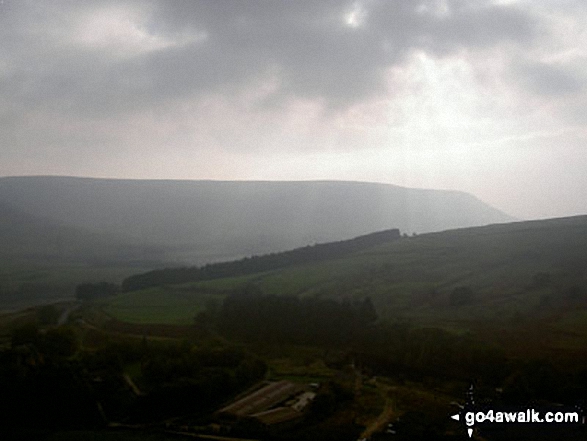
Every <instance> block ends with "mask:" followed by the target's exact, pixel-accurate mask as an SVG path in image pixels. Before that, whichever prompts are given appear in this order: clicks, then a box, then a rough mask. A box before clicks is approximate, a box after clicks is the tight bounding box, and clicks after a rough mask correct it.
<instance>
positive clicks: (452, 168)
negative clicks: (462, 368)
mask: <svg viewBox="0 0 587 441" xmlns="http://www.w3.org/2000/svg"><path fill="white" fill-rule="evenodd" d="M586 141H587V2H585V1H584V0H556V1H555V0H552V1H549V0H531V1H530V0H519V1H516V0H501V1H497V0H493V1H490V0H423V1H419V0H414V1H408V0H395V1H394V0H387V1H384V0H363V1H361V0H357V1H338V0H336V1H330V0H320V1H315V0H295V1H268V0H267V1H255V0H209V1H195V0H193V1H192V0H183V1H182V0H173V1H172V0H166V1H164V0H160V1H156V0H153V1H149V0H144V1H133V0H116V1H106V0H104V1H100V0H92V1H83V0H75V1H74V0H46V1H42V2H39V1H37V0H0V176H16V175H68V176H90V177H105V178H133V179H215V180H324V179H327V180H331V179H333V180H353V181H368V182H382V183H390V184H395V185H401V186H405V187H415V188H432V189H449V190H460V191H466V192H470V193H472V194H474V195H475V196H477V197H478V198H480V199H481V200H483V201H484V202H486V203H488V204H490V205H492V206H494V207H496V208H498V209H501V210H503V211H504V212H506V213H508V214H510V215H512V216H515V217H518V218H520V219H534V218H545V217H557V216H569V215H575V214H587V142H586Z"/></svg>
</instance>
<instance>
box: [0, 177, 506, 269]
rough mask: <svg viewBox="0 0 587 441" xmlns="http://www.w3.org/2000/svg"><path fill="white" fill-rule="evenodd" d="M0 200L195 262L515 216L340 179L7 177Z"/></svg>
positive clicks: (446, 196) (431, 194)
mask: <svg viewBox="0 0 587 441" xmlns="http://www.w3.org/2000/svg"><path fill="white" fill-rule="evenodd" d="M0 203H5V204H10V205H11V206H12V207H14V208H15V209H18V210H20V211H22V212H24V213H27V214H30V215H33V216H37V217H42V218H45V219H47V220H48V221H51V222H54V223H56V224H59V225H62V226H68V227H74V228H78V229H83V230H84V231H88V232H93V233H99V234H102V235H108V236H111V237H117V238H120V239H121V240H122V241H124V242H125V243H129V244H137V245H140V246H144V245H155V246H157V247H158V248H165V249H166V250H167V254H166V259H167V260H168V261H175V262H177V264H196V265H200V264H203V263H207V262H213V261H223V260H224V261H226V260H232V259H236V258H240V257H243V256H250V255H254V254H263V253H269V252H276V251H283V250H287V249H293V248H297V247H301V246H305V245H308V244H312V243H322V242H333V241H338V240H343V239H347V238H349V237H356V236H360V235H364V234H369V233H371V232H373V231H381V230H386V229H389V228H399V229H400V230H401V231H402V232H408V233H411V232H418V233H425V232H431V231H441V230H447V229H453V228H462V227H468V226H478V225H487V224H492V223H501V222H509V221H512V220H514V219H513V218H511V217H510V216H508V215H506V214H504V213H502V212H500V211H499V210H496V209H494V208H492V207H490V206H488V205H487V204H484V203H483V202H481V201H480V200H478V199H477V198H475V197H474V196H472V195H470V194H467V193H463V192H457V191H441V190H420V189H409V188H403V187H398V186H394V185H390V184H376V183H365V182H345V181H300V182H272V181H240V182H238V181H179V180H176V181H174V180H121V179H93V178H73V177H58V176H30V177H5V178H0Z"/></svg>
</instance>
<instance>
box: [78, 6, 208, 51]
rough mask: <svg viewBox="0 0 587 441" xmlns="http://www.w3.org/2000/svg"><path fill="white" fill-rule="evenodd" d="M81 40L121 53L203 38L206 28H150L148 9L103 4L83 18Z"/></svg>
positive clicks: (179, 44)
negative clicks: (159, 30) (184, 30)
mask: <svg viewBox="0 0 587 441" xmlns="http://www.w3.org/2000/svg"><path fill="white" fill-rule="evenodd" d="M76 34H77V35H76V36H77V41H78V42H79V43H80V44H82V45H83V46H85V47H87V48H91V49H102V50H107V51H108V52H109V53H110V54H112V55H118V56H121V57H127V56H133V55H139V54H142V53H146V52H152V51H157V50H163V49H167V48H170V47H174V46H183V45H186V44H190V43H194V42H203V41H205V40H206V39H207V38H208V35H207V33H206V32H204V31H202V32H198V33H191V34H180V35H173V36H168V35H161V34H157V33H155V32H153V31H152V30H151V29H150V28H149V15H148V14H147V11H140V10H134V9H131V8H122V7H119V8H111V7H109V8H103V9H99V10H95V11H91V12H89V13H88V14H87V15H85V16H84V17H83V18H82V19H81V20H80V22H79V25H78V27H77V30H76Z"/></svg>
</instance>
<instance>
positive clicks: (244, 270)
mask: <svg viewBox="0 0 587 441" xmlns="http://www.w3.org/2000/svg"><path fill="white" fill-rule="evenodd" d="M399 238H400V232H399V230H398V229H391V230H385V231H380V232H377V233H372V234H367V235H364V236H359V237H356V238H354V239H350V240H343V241H340V242H331V243H324V244H317V245H313V246H307V247H303V248H297V249H295V250H291V251H284V252H281V253H271V254H267V255H264V256H253V257H250V258H249V257H247V258H244V259H241V260H237V261H233V262H221V263H214V264H208V265H205V266H203V267H195V266H194V267H185V268H167V269H160V270H153V271H149V272H146V273H144V274H137V275H134V276H131V277H128V278H126V279H125V280H124V281H123V282H122V290H123V291H125V292H126V291H136V290H139V289H144V288H149V287H153V286H161V285H172V284H181V283H189V282H198V281H201V280H211V279H219V278H223V277H234V276H242V275H247V274H254V273H259V272H264V271H271V270H275V269H279V268H284V267H287V266H291V265H301V264H306V263H310V262H318V261H321V260H328V259H334V258H338V257H343V256H345V255H347V254H350V253H354V252H357V251H361V250H363V249H367V248H370V247H373V246H376V245H380V244H382V243H386V242H391V241H394V240H397V239H399Z"/></svg>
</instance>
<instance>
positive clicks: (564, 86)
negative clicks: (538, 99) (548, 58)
mask: <svg viewBox="0 0 587 441" xmlns="http://www.w3.org/2000/svg"><path fill="white" fill-rule="evenodd" d="M515 72H516V74H517V76H518V78H519V80H520V81H521V82H522V83H523V85H524V86H525V87H527V88H529V89H530V90H532V91H533V92H534V93H537V94H539V95H543V96H551V97H557V96H565V95H569V94H576V93H578V92H581V91H582V90H583V89H584V80H583V81H582V79H581V78H580V76H579V75H578V74H577V72H575V71H574V70H573V69H571V68H569V67H566V66H564V65H561V64H554V63H539V62H533V63H530V62H526V63H521V65H519V66H518V67H517V68H516V69H515Z"/></svg>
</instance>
